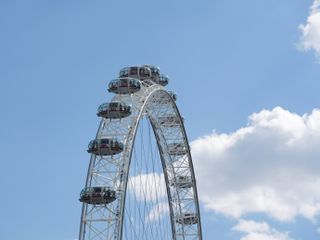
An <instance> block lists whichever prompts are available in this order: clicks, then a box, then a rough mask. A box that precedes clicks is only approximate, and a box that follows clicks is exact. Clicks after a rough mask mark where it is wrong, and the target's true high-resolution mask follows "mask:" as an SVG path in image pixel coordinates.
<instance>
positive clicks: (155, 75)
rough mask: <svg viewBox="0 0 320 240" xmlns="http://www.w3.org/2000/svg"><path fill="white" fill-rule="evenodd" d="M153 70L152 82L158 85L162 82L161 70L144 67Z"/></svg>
mask: <svg viewBox="0 0 320 240" xmlns="http://www.w3.org/2000/svg"><path fill="white" fill-rule="evenodd" d="M144 67H147V68H149V69H150V70H151V80H152V81H154V82H155V83H158V82H159V80H160V68H158V67H156V66H153V65H144Z"/></svg>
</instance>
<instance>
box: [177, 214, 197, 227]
mask: <svg viewBox="0 0 320 240" xmlns="http://www.w3.org/2000/svg"><path fill="white" fill-rule="evenodd" d="M176 222H177V223H180V224H185V225H192V224H196V223H198V216H197V214H195V213H183V214H182V215H181V216H179V217H178V218H177V219H176Z"/></svg>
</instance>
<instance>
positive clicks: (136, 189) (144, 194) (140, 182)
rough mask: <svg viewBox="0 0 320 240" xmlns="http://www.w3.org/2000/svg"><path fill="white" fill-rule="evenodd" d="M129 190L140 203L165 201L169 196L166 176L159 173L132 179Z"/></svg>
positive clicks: (129, 181) (130, 179) (129, 182)
mask: <svg viewBox="0 0 320 240" xmlns="http://www.w3.org/2000/svg"><path fill="white" fill-rule="evenodd" d="M128 190H129V193H131V194H132V196H134V197H135V198H136V200H138V201H145V200H146V201H155V200H157V199H163V198H164V197H165V196H166V194H167V191H166V185H165V180H164V176H163V174H159V173H147V174H141V175H137V176H133V177H130V178H129V180H128Z"/></svg>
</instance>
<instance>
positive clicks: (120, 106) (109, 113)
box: [97, 102, 131, 119]
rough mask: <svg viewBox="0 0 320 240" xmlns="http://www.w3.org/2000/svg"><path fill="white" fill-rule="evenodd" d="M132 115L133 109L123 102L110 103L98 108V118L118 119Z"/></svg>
mask: <svg viewBox="0 0 320 240" xmlns="http://www.w3.org/2000/svg"><path fill="white" fill-rule="evenodd" d="M130 114H131V107H130V106H129V105H126V104H125V103H122V102H110V103H104V104H101V105H100V106H99V108H98V113H97V116H98V117H103V118H109V119H116V118H124V117H128V116H129V115H130Z"/></svg>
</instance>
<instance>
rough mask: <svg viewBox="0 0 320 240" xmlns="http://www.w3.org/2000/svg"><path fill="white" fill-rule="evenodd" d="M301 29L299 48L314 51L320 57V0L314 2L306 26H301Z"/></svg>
mask: <svg viewBox="0 0 320 240" xmlns="http://www.w3.org/2000/svg"><path fill="white" fill-rule="evenodd" d="M299 29H300V31H301V38H300V42H299V43H298V48H299V49H300V50H303V51H309V50H314V51H315V53H316V55H317V56H318V57H320V0H314V2H313V4H312V6H311V8H310V15H309V17H308V19H307V22H306V24H305V25H303V24H301V25H300V26H299Z"/></svg>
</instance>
